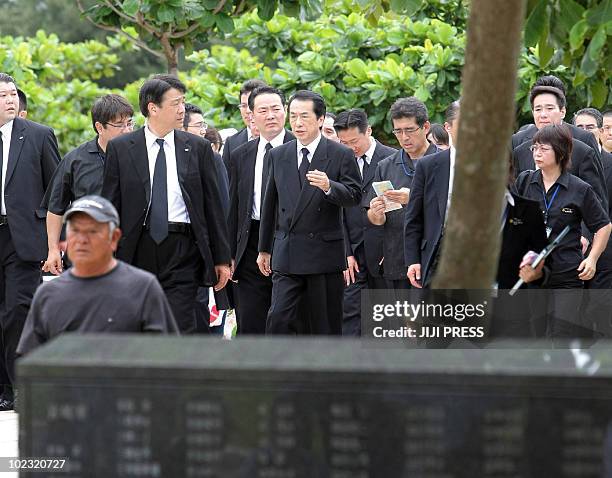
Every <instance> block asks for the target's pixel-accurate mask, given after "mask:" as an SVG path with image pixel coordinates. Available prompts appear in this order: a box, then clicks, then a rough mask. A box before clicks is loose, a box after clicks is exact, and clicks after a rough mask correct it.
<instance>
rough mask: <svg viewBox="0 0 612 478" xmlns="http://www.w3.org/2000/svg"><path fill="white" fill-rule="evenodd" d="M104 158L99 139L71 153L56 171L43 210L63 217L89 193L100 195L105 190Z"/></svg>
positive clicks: (44, 199)
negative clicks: (72, 205)
mask: <svg viewBox="0 0 612 478" xmlns="http://www.w3.org/2000/svg"><path fill="white" fill-rule="evenodd" d="M104 158H105V156H104V152H103V151H102V149H101V148H100V146H99V145H98V138H97V137H96V138H95V139H92V140H91V141H87V142H86V143H83V144H82V145H80V146H78V147H77V148H75V149H73V150H72V151H70V152H69V153H68V154H67V155H66V156H65V157H64V159H62V161H61V162H60V163H59V165H58V167H57V169H56V170H55V174H54V175H53V178H52V179H51V182H50V183H49V187H48V188H47V191H46V193H45V197H44V198H43V202H42V207H44V208H45V209H47V210H48V211H50V212H52V213H53V214H57V215H58V216H61V215H63V214H64V213H65V212H66V210H67V209H68V206H70V203H71V202H73V201H75V200H76V199H79V198H80V197H83V196H87V195H88V194H98V195H99V194H100V192H101V191H102V179H103V176H104Z"/></svg>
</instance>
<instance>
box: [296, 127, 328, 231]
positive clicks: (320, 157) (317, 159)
mask: <svg viewBox="0 0 612 478" xmlns="http://www.w3.org/2000/svg"><path fill="white" fill-rule="evenodd" d="M296 155H297V151H296ZM328 166H329V161H328V158H327V139H325V137H323V136H321V141H320V142H319V145H318V146H317V149H316V151H315V153H314V156H313V158H312V161H310V166H309V167H308V171H314V170H315V169H318V170H319V171H323V172H325V171H326V170H327V167H328ZM293 169H294V170H295V175H296V177H297V181H298V182H297V184H298V186H299V184H300V178H299V176H298V173H297V156H296V162H295V163H294V168H293ZM317 191H320V190H319V188H315V187H314V186H311V185H310V183H308V181H306V182H305V183H304V187H303V188H302V190H301V191H300V196H299V197H298V202H297V206H296V207H295V211H294V213H293V218H292V220H291V226H289V227H290V228H291V227H293V225H294V224H295V223H296V221H297V220H298V218H299V217H300V215H301V214H302V212H304V209H306V206H308V203H309V202H310V201H311V200H312V198H313V196H314V195H315V192H317ZM321 192H322V191H321Z"/></svg>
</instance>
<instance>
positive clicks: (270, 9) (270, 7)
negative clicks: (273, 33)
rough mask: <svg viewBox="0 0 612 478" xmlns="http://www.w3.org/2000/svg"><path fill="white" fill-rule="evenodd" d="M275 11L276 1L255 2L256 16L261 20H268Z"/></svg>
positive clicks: (260, 0)
mask: <svg viewBox="0 0 612 478" xmlns="http://www.w3.org/2000/svg"><path fill="white" fill-rule="evenodd" d="M275 11H276V1H275V0H274V1H273V0H259V1H258V2H257V16H259V18H261V19H262V20H270V19H272V17H273V16H274V12H275Z"/></svg>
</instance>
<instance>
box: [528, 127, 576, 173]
mask: <svg viewBox="0 0 612 478" xmlns="http://www.w3.org/2000/svg"><path fill="white" fill-rule="evenodd" d="M536 143H539V144H550V145H551V146H552V149H553V150H554V152H555V161H556V163H557V164H558V165H559V166H561V172H562V173H563V172H565V171H567V170H568V169H569V167H570V162H571V158H572V148H573V143H572V133H571V132H570V130H569V128H568V127H567V126H566V125H564V124H551V125H548V126H544V127H543V128H540V129H539V130H538V132H537V133H536V134H535V135H534V137H533V140H532V144H536Z"/></svg>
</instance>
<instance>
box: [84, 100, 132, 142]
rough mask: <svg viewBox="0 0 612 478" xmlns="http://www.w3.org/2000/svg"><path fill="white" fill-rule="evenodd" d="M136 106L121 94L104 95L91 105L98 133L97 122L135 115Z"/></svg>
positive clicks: (106, 121)
mask: <svg viewBox="0 0 612 478" xmlns="http://www.w3.org/2000/svg"><path fill="white" fill-rule="evenodd" d="M133 115H134V108H132V105H131V104H129V103H128V101H127V100H126V99H125V98H124V97H123V96H119V95H112V94H111V95H104V96H101V97H100V98H98V99H97V100H96V101H94V104H93V106H92V107H91V124H92V126H93V129H94V131H95V132H96V134H97V133H98V130H97V129H96V123H101V124H103V125H104V124H107V123H108V122H110V121H112V120H113V119H114V118H117V117H119V118H122V117H124V116H130V117H131V116H133Z"/></svg>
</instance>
